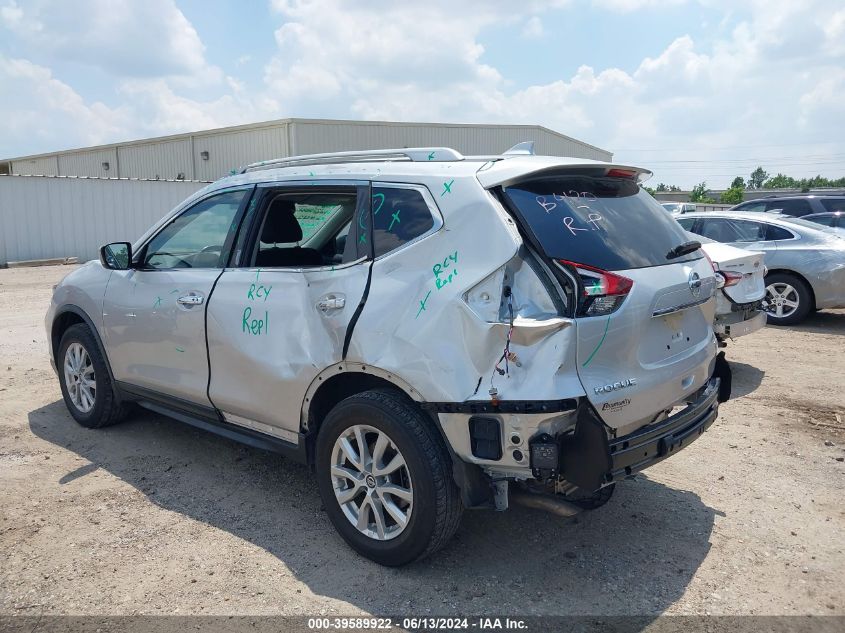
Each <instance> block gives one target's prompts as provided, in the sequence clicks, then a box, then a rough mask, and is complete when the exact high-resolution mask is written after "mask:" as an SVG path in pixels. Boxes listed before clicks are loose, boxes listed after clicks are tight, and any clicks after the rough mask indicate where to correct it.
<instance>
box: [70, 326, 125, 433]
mask: <svg viewBox="0 0 845 633" xmlns="http://www.w3.org/2000/svg"><path fill="white" fill-rule="evenodd" d="M57 365H58V370H59V384H60V385H61V388H62V396H63V397H64V400H65V405H66V406H67V408H68V411H70V414H71V415H72V416H73V419H74V420H76V421H77V422H79V424H81V425H82V426H84V427H87V428H89V429H98V428H101V427H104V426H109V425H111V424H116V423H117V422H120V421H121V420H122V419H123V418H124V417H125V415H126V408H125V405H121V404H120V403H119V402H118V401H117V399H116V398H115V395H114V390H113V388H112V382H111V377H110V376H109V370H108V367H107V366H106V361H105V359H104V358H103V355H102V354H101V353H100V347H99V345H97V341H96V340H95V339H94V335H93V334H92V333H91V330H90V329H88V326H87V325H84V324H82V323H77V324H75V325H71V326H70V327H69V328H68V329H67V330H65V333H64V334H63V335H62V340H61V342H60V343H59V353H58V356H57Z"/></svg>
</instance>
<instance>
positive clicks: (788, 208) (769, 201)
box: [731, 195, 845, 218]
mask: <svg viewBox="0 0 845 633" xmlns="http://www.w3.org/2000/svg"><path fill="white" fill-rule="evenodd" d="M731 211H768V212H771V213H783V214H784V215H791V216H794V217H796V218H800V217H802V216H805V215H809V214H811V213H826V212H829V211H845V195H822V196H817V195H797V196H770V197H768V198H759V199H757V200H747V201H745V202H740V203H739V204H738V205H736V206H735V207H732V208H731Z"/></svg>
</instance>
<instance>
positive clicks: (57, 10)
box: [0, 0, 219, 77]
mask: <svg viewBox="0 0 845 633" xmlns="http://www.w3.org/2000/svg"><path fill="white" fill-rule="evenodd" d="M0 19H2V24H3V25H4V26H5V27H6V28H7V29H9V31H11V33H12V34H13V35H15V36H16V37H17V38H18V44H19V45H20V46H21V47H22V48H23V50H24V52H31V53H33V54H38V55H39V56H42V57H43V58H45V59H49V60H53V61H62V62H77V63H80V64H84V65H86V66H92V67H96V68H99V69H102V70H105V71H106V72H109V73H111V74H114V75H116V76H119V77H126V76H142V77H150V76H160V75H183V76H184V75H194V74H204V75H208V74H209V73H211V74H216V73H219V71H217V70H215V69H213V68H212V67H210V66H209V65H208V64H207V62H206V60H205V46H204V45H203V43H202V42H201V41H200V38H199V35H198V34H197V32H196V30H195V29H194V27H193V26H192V25H191V23H190V22H189V21H188V20H187V18H186V17H185V15H184V14H183V13H182V12H181V11H180V10H179V9H178V8H177V7H176V5H175V3H174V1H173V0H144V2H137V1H134V0H75V1H74V2H65V1H64V0H31V1H30V2H27V3H26V4H25V5H23V6H20V5H18V4H16V2H14V1H13V2H11V3H10V4H7V5H6V6H4V7H3V8H2V9H0Z"/></svg>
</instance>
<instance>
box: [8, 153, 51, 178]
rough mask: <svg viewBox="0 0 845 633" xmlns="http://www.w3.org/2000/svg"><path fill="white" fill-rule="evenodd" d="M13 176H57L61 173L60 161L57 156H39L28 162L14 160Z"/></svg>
mask: <svg viewBox="0 0 845 633" xmlns="http://www.w3.org/2000/svg"><path fill="white" fill-rule="evenodd" d="M11 163H12V173H13V174H27V175H29V174H41V175H45V176H55V175H57V174H58V173H59V159H58V157H57V156H39V157H38V158H30V159H28V160H13V161H11Z"/></svg>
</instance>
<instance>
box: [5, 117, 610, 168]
mask: <svg viewBox="0 0 845 633" xmlns="http://www.w3.org/2000/svg"><path fill="white" fill-rule="evenodd" d="M522 141H535V142H536V146H535V149H536V151H537V153H538V154H548V155H553V156H554V155H557V156H574V157H578V158H593V159H597V160H611V159H612V154H611V153H610V152H606V151H604V150H602V149H599V148H596V147H592V146H590V145H587V144H586V143H583V142H581V141H578V140H576V139H571V138H568V137H565V136H563V135H562V134H557V133H555V132H552V131H550V130H547V129H544V128H541V127H540V126H516V125H480V126H475V125H439V124H434V123H431V124H429V123H393V122H375V121H331V120H309V119H291V120H289V121H287V120H285V121H274V122H271V123H267V124H254V125H248V126H241V127H239V128H231V129H221V130H209V131H207V132H197V133H194V134H184V135H178V136H173V137H166V138H161V139H159V140H155V139H151V140H149V141H142V142H141V141H134V142H131V143H121V144H117V145H112V146H106V147H100V148H96V149H83V150H78V151H69V152H60V153H57V154H52V155H45V156H35V157H33V158H25V159H17V160H15V159H12V160H11V161H10V162H11V165H12V173H13V174H38V175H52V176H56V175H59V176H93V177H99V178H151V179H154V178H156V177H158V178H161V179H176V178H179V174H183V175H184V178H185V179H187V180H216V179H218V178H220V177H221V176H225V175H226V174H228V173H229V172H230V171H231V170H232V169H237V168H239V167H242V166H243V165H247V164H249V163H254V162H258V161H262V160H269V159H272V158H283V157H285V156H290V155H292V154H315V153H321V152H332V151H343V150H363V149H383V148H392V147H426V146H443V147H453V148H455V149H456V150H458V151H459V152H461V153H463V154H499V153H501V152H503V151H505V150H506V149H508V148H509V147H512V146H514V145H516V144H517V143H520V142H522ZM289 143H290V146H289ZM203 152H208V154H207V156H208V157H207V158H203ZM104 163H108V164H109V169H108V170H106V169H104V167H103V164H104Z"/></svg>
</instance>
